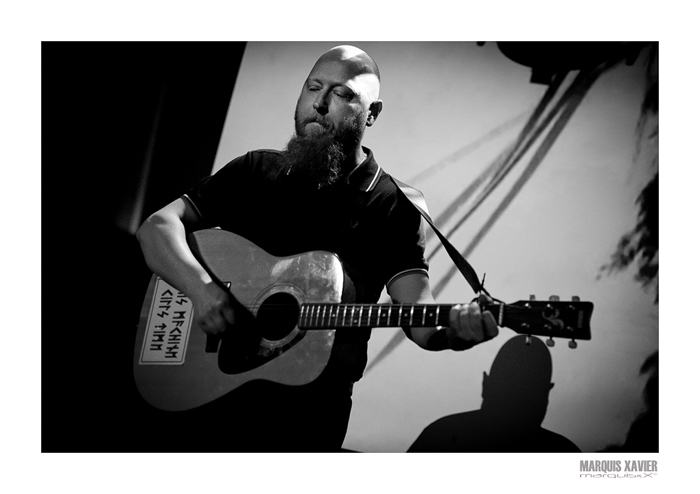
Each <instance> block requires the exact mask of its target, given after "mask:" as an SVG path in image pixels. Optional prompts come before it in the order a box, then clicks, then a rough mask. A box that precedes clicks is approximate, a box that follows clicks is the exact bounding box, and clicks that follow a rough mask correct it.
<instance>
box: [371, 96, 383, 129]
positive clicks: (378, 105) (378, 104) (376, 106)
mask: <svg viewBox="0 0 700 494" xmlns="http://www.w3.org/2000/svg"><path fill="white" fill-rule="evenodd" d="M383 105H384V103H383V102H382V100H380V99H378V100H377V101H375V102H374V103H371V104H370V105H369V115H367V127H371V126H372V125H374V122H376V121H377V118H378V117H379V114H380V113H381V112H382V107H383Z"/></svg>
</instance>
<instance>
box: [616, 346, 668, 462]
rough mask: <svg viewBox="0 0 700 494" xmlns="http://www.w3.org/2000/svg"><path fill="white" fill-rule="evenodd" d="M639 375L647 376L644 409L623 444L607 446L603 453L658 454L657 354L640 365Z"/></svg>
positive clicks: (653, 354)
mask: <svg viewBox="0 0 700 494" xmlns="http://www.w3.org/2000/svg"><path fill="white" fill-rule="evenodd" d="M639 374H640V375H644V374H648V375H649V379H648V381H647V384H646V386H645V387H644V402H645V405H646V409H645V410H644V411H643V412H642V413H641V414H639V416H638V417H637V418H636V419H635V421H634V422H632V425H631V426H630V430H629V431H628V432H627V438H626V440H625V442H624V443H623V444H619V445H613V446H608V447H607V448H605V449H604V450H603V451H602V452H603V453H619V452H626V453H658V452H659V352H654V353H652V354H651V355H649V357H647V359H646V360H645V361H644V364H642V368H641V369H640V371H639Z"/></svg>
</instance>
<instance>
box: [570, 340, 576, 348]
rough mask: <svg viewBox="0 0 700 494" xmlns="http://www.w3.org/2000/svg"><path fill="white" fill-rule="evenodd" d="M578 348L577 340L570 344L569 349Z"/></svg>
mask: <svg viewBox="0 0 700 494" xmlns="http://www.w3.org/2000/svg"><path fill="white" fill-rule="evenodd" d="M577 346H578V343H576V340H571V341H570V342H569V348H571V349H575V348H576V347H577Z"/></svg>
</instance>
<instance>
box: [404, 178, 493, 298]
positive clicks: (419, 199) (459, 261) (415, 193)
mask: <svg viewBox="0 0 700 494" xmlns="http://www.w3.org/2000/svg"><path fill="white" fill-rule="evenodd" d="M390 177H391V175H390ZM391 179H392V180H393V181H394V183H395V184H396V186H397V187H398V188H399V189H400V190H401V192H403V194H404V195H405V196H406V197H407V198H408V200H409V201H411V204H413V205H414V206H415V208H416V209H417V210H418V212H419V213H420V214H421V215H422V216H423V218H425V221H427V222H428V224H429V225H430V227H431V228H432V229H433V231H434V232H435V235H437V237H438V238H439V239H440V242H442V245H443V246H444V247H445V250H446V251H447V253H448V254H449V255H450V258H452V262H454V263H455V266H457V269H459V271H460V272H461V273H462V276H464V278H465V279H466V280H467V283H469V286H471V287H472V290H474V293H476V294H479V293H485V294H486V295H489V296H490V294H489V292H487V291H486V288H484V285H483V284H482V283H481V282H480V281H479V277H478V276H477V274H476V271H474V268H473V267H472V266H471V264H469V262H468V261H467V260H466V259H465V258H464V256H462V254H460V253H459V251H458V250H457V248H456V247H455V246H454V245H452V244H451V243H450V241H449V240H447V238H446V237H445V236H444V235H443V234H442V233H440V230H438V228H437V227H436V226H435V224H434V223H433V220H432V219H431V218H430V214H428V205H427V204H426V203H425V197H423V193H422V192H421V191H420V190H418V189H416V188H414V187H411V186H410V185H407V184H405V183H403V182H401V181H399V180H397V179H395V178H394V177H391Z"/></svg>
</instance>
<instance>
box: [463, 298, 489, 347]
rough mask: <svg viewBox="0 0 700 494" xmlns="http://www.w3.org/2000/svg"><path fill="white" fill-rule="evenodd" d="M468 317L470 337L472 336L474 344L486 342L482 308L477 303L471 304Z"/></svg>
mask: <svg viewBox="0 0 700 494" xmlns="http://www.w3.org/2000/svg"><path fill="white" fill-rule="evenodd" d="M467 316H468V326H469V335H470V336H471V339H472V341H474V343H481V342H482V341H484V339H485V336H484V327H483V315H482V313H481V307H479V304H478V303H476V302H472V303H471V304H469V307H468V310H467Z"/></svg>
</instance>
